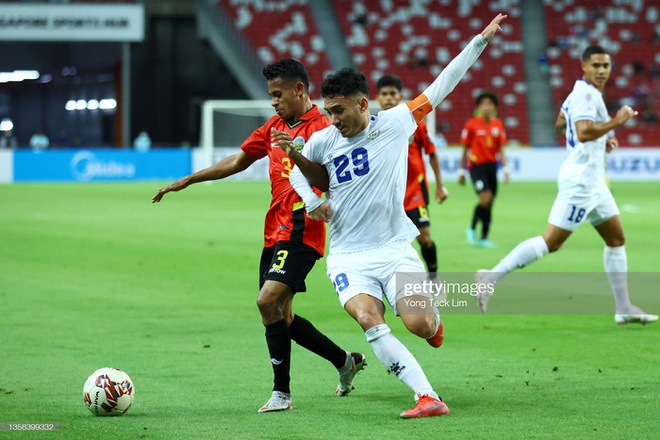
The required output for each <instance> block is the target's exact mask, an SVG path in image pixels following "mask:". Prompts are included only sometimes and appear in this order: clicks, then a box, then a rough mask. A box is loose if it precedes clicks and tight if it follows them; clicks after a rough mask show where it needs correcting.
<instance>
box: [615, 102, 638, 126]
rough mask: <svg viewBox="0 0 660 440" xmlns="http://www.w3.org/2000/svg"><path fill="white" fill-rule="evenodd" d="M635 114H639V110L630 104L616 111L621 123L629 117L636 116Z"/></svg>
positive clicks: (617, 118)
mask: <svg viewBox="0 0 660 440" xmlns="http://www.w3.org/2000/svg"><path fill="white" fill-rule="evenodd" d="M635 116H637V112H636V111H635V110H633V109H632V107H630V106H629V105H624V106H623V107H621V108H620V109H619V110H618V111H617V112H616V116H615V118H616V120H617V121H618V122H619V124H624V123H625V122H626V121H627V120H628V119H631V118H634V117H635Z"/></svg>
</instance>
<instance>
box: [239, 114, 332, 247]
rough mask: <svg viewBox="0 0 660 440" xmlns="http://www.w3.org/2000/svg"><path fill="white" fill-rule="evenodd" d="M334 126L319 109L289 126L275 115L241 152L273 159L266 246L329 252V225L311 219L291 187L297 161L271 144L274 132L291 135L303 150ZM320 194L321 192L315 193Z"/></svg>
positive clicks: (265, 232) (247, 141)
mask: <svg viewBox="0 0 660 440" xmlns="http://www.w3.org/2000/svg"><path fill="white" fill-rule="evenodd" d="M329 125H330V121H329V120H328V118H326V117H325V116H324V115H322V114H321V112H319V109H318V107H317V106H316V105H314V106H313V107H312V109H311V110H310V111H308V112H307V113H305V114H304V115H303V116H302V117H301V118H300V120H299V121H298V122H297V123H295V124H293V125H289V124H288V123H287V122H286V121H285V120H284V119H282V118H280V117H279V116H277V115H275V116H273V117H272V118H270V119H269V120H268V121H267V122H266V123H265V124H264V125H263V126H261V127H259V128H258V129H256V130H255V131H254V132H253V133H252V134H251V135H250V136H249V137H248V138H247V139H246V140H245V142H243V144H242V145H241V149H242V150H243V151H244V152H245V154H247V155H248V156H250V157H253V158H255V159H261V158H263V157H266V156H268V158H269V159H270V165H269V174H270V188H271V195H272V199H271V202H270V208H269V209H268V212H267V213H266V224H265V227H264V246H265V247H271V246H275V244H277V243H278V242H280V241H291V242H297V243H302V244H305V245H307V246H310V247H312V248H314V249H316V250H317V251H318V252H319V253H320V254H321V255H323V251H324V249H325V223H324V222H322V221H314V220H311V219H310V218H309V217H307V212H306V211H305V204H304V203H303V201H302V199H301V198H300V196H298V194H297V193H296V192H295V191H294V189H293V187H292V186H291V184H290V183H289V175H290V174H291V168H292V167H293V166H294V163H293V161H292V160H291V159H290V158H289V156H287V155H286V153H285V152H284V151H283V150H282V149H281V148H280V147H279V145H277V142H275V141H273V140H271V133H270V130H271V128H275V130H277V131H283V132H286V133H289V134H290V135H291V138H292V139H293V143H294V145H295V146H296V148H297V149H298V151H300V150H302V147H303V146H304V144H305V142H307V140H308V139H309V137H310V136H311V135H312V133H314V132H315V131H319V130H321V129H323V128H325V127H327V126H329ZM315 191H316V192H317V194H319V195H320V194H321V191H319V190H317V189H315Z"/></svg>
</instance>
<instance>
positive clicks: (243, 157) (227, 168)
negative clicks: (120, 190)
mask: <svg viewBox="0 0 660 440" xmlns="http://www.w3.org/2000/svg"><path fill="white" fill-rule="evenodd" d="M255 161H256V159H254V158H252V157H250V156H248V155H247V154H245V153H244V152H243V151H241V152H240V153H236V154H234V155H232V156H228V157H225V158H224V159H222V160H221V161H219V162H217V163H216V164H214V165H211V166H210V167H208V168H205V169H203V170H200V171H197V172H196V173H192V174H189V175H187V176H186V177H183V178H181V179H179V180H177V181H176V182H174V183H172V184H170V185H168V186H166V187H164V188H161V189H159V190H158V192H157V193H156V194H155V195H154V196H153V197H152V198H151V202H152V203H158V202H160V201H161V200H162V198H163V196H164V195H165V194H167V193H168V192H172V191H181V190H182V189H185V188H187V187H188V186H190V185H192V184H193V183H199V182H206V181H208V180H219V179H224V178H225V177H229V176H231V175H233V174H236V173H240V172H241V171H243V170H245V169H247V168H248V167H249V166H250V165H252V164H253V163H254V162H255Z"/></svg>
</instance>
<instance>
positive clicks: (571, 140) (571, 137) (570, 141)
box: [561, 107, 575, 148]
mask: <svg viewBox="0 0 660 440" xmlns="http://www.w3.org/2000/svg"><path fill="white" fill-rule="evenodd" d="M561 111H562V112H564V116H566V144H567V145H568V146H569V147H571V148H575V133H574V132H573V121H571V115H570V114H569V113H568V107H562V108H561Z"/></svg>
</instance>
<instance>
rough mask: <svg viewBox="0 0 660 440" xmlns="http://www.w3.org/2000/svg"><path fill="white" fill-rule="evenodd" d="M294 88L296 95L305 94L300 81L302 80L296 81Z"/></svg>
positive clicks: (303, 86)
mask: <svg viewBox="0 0 660 440" xmlns="http://www.w3.org/2000/svg"><path fill="white" fill-rule="evenodd" d="M295 90H296V95H298V96H303V95H304V94H305V85H304V84H303V83H302V81H298V82H296V86H295Z"/></svg>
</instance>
